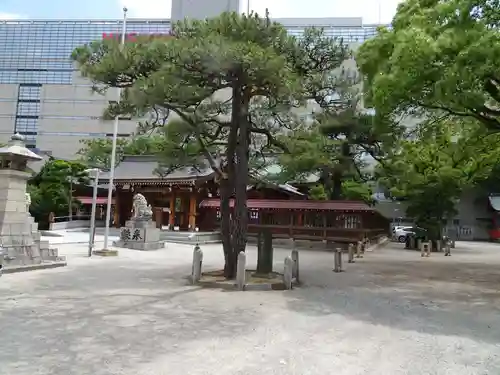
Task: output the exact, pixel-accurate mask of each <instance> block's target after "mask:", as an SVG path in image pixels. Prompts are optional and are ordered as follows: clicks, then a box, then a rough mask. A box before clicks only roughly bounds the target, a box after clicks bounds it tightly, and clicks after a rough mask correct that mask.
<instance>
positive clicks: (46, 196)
mask: <svg viewBox="0 0 500 375" xmlns="http://www.w3.org/2000/svg"><path fill="white" fill-rule="evenodd" d="M86 168H87V167H86V166H85V165H84V164H82V163H78V162H69V161H64V160H49V161H47V162H46V163H45V164H44V166H43V167H42V169H41V170H40V172H38V173H37V174H36V175H35V176H33V178H31V179H30V180H29V181H28V193H30V195H31V206H30V211H31V213H32V215H33V217H34V218H35V219H36V221H37V222H38V223H40V224H41V226H42V227H43V226H44V225H47V222H48V217H49V214H50V213H51V212H53V213H54V214H55V215H56V216H66V215H67V214H68V211H69V207H74V206H75V205H77V204H78V201H77V200H76V199H75V198H74V197H73V196H72V194H71V191H72V184H73V183H76V184H87V183H88V175H87V173H86V172H85V170H86Z"/></svg>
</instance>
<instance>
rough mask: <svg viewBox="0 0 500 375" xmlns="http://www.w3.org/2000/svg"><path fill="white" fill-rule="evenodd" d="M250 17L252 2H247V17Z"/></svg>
mask: <svg viewBox="0 0 500 375" xmlns="http://www.w3.org/2000/svg"><path fill="white" fill-rule="evenodd" d="M249 15H250V0H248V1H247V16H249Z"/></svg>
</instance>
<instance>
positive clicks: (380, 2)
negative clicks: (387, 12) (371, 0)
mask: <svg viewBox="0 0 500 375" xmlns="http://www.w3.org/2000/svg"><path fill="white" fill-rule="evenodd" d="M378 24H379V25H381V24H382V0H378Z"/></svg>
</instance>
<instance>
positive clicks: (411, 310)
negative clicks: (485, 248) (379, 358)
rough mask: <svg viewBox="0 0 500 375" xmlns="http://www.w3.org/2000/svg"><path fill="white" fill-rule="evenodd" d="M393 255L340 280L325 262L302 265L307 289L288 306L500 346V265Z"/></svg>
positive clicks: (372, 258) (375, 257)
mask: <svg viewBox="0 0 500 375" xmlns="http://www.w3.org/2000/svg"><path fill="white" fill-rule="evenodd" d="M387 255H388V256H387ZM417 255H418V254H417ZM393 256H394V254H392V253H390V252H389V253H388V254H387V253H385V254H377V253H373V254H366V256H365V258H364V259H361V260H358V261H357V263H355V264H347V265H345V269H346V272H343V273H340V274H336V273H334V272H332V270H331V267H329V266H328V265H325V262H324V261H323V262H320V263H319V262H318V261H317V260H316V261H309V262H307V261H306V262H305V265H302V264H301V279H302V281H303V286H302V287H300V288H298V289H296V290H294V291H292V292H291V293H289V294H288V295H287V298H288V307H289V308H290V309H291V310H294V311H297V312H300V313H303V314H308V315H328V314H341V315H343V316H345V317H347V318H350V319H355V320H359V321H363V322H367V323H371V324H380V325H384V326H388V327H392V328H396V329H401V330H411V331H418V332H422V333H428V334H432V335H455V336H460V337H467V338H471V339H474V340H477V341H485V342H490V343H495V344H497V343H498V342H500V330H499V329H498V326H499V325H500V288H499V282H500V267H499V265H498V264H497V262H496V261H495V262H492V263H491V264H484V263H480V262H479V259H478V260H477V261H476V260H473V262H467V261H465V260H464V259H457V260H456V261H454V260H453V259H450V258H444V257H442V255H441V257H440V258H436V259H433V260H431V261H428V258H427V259H420V258H419V257H418V258H417V257H415V258H414V259H413V258H411V257H408V255H405V259H401V260H399V259H397V257H393ZM433 256H439V255H434V254H433ZM332 258H333V257H332Z"/></svg>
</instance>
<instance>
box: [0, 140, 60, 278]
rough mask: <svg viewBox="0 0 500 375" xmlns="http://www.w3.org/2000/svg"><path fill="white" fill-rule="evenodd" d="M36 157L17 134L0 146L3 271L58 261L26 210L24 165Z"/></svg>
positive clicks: (0, 220) (26, 176) (37, 158)
mask: <svg viewBox="0 0 500 375" xmlns="http://www.w3.org/2000/svg"><path fill="white" fill-rule="evenodd" d="M38 160H42V157H40V156H38V155H37V154H35V153H34V152H32V151H31V150H29V149H27V148H26V147H25V145H24V138H23V137H22V136H21V135H19V134H15V135H13V136H12V138H11V140H10V141H9V143H8V144H7V146H5V147H1V148H0V248H3V265H4V267H3V270H4V272H7V271H8V270H9V267H10V268H11V271H12V270H13V269H14V270H16V269H18V270H21V271H24V270H25V269H26V267H28V268H29V269H33V268H40V266H42V267H41V268H47V262H53V263H56V264H60V263H61V259H60V258H59V257H58V255H57V249H50V248H49V243H48V242H47V241H40V233H39V232H38V224H37V223H35V222H34V220H33V217H32V216H31V215H30V213H29V204H30V203H31V199H30V197H29V194H27V193H26V183H27V181H28V179H29V178H30V177H31V173H30V172H28V171H27V164H28V162H29V161H38ZM0 256H2V255H0ZM0 263H1V262H0ZM65 264H66V263H65V262H63V264H61V265H65ZM37 265H38V266H39V267H34V266H37Z"/></svg>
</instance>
